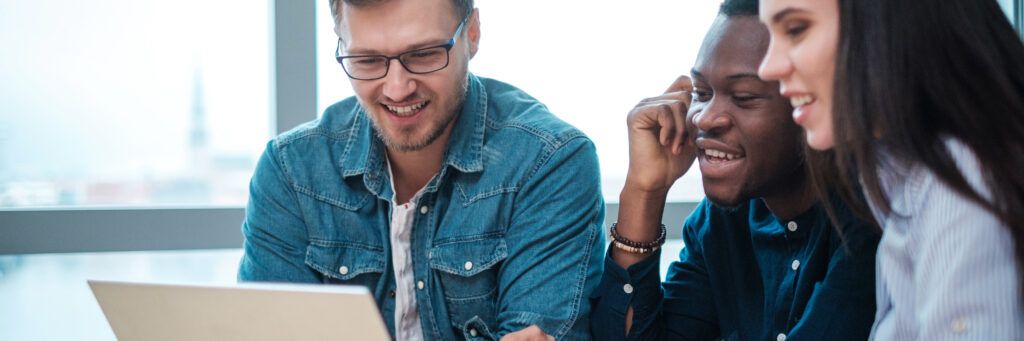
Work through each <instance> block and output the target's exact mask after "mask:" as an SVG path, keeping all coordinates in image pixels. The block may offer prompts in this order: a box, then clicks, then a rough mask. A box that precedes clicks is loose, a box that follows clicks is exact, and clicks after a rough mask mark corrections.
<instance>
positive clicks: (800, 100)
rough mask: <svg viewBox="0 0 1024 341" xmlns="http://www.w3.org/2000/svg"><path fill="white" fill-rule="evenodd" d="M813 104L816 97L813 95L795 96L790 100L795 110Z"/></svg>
mask: <svg viewBox="0 0 1024 341" xmlns="http://www.w3.org/2000/svg"><path fill="white" fill-rule="evenodd" d="M811 103H814V96H812V95H801V96H793V97H791V98H790V99H789V104H791V105H792V106H793V108H799V107H802V106H805V105H808V104H811Z"/></svg>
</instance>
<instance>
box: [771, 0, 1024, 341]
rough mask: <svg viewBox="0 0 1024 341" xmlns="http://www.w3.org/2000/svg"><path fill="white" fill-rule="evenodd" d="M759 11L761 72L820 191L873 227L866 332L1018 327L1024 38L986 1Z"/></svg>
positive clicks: (1023, 325) (838, 1) (774, 1)
mask: <svg viewBox="0 0 1024 341" xmlns="http://www.w3.org/2000/svg"><path fill="white" fill-rule="evenodd" d="M761 19H762V20H763V21H764V22H765V23H766V24H767V25H768V26H769V30H770V31H771V40H772V43H771V47H770V48H769V51H768V54H767V55H766V56H765V60H764V62H763V63H762V65H761V70H760V76H761V77H762V78H764V79H768V80H779V81H780V82H781V92H782V94H783V95H785V96H786V97H789V98H790V99H791V102H792V104H793V107H794V108H795V109H794V112H793V119H794V120H795V121H796V122H797V123H798V124H800V125H801V126H802V127H803V128H804V129H805V131H806V134H807V135H806V138H807V141H808V144H809V145H810V146H811V147H813V148H815V149H818V150H827V152H825V153H827V154H819V155H817V156H818V157H820V156H827V157H828V158H829V159H831V160H832V162H833V164H832V166H835V167H821V168H818V169H817V170H815V173H816V174H814V176H813V177H814V178H815V179H816V181H817V182H818V188H828V187H829V186H838V187H839V188H841V190H840V191H839V192H840V193H842V194H843V197H844V199H845V201H847V203H848V204H849V205H851V206H854V207H860V209H861V210H860V211H861V212H864V213H868V214H869V215H870V216H873V218H874V219H875V221H876V222H877V223H878V225H879V226H880V227H881V228H882V229H883V231H884V235H883V237H882V241H881V244H880V245H879V248H878V258H877V262H878V265H877V272H878V273H877V274H878V276H877V281H878V286H877V289H878V292H877V295H878V312H877V314H876V320H875V326H874V328H873V330H872V336H873V337H874V338H878V339H922V340H935V339H951V338H960V337H966V338H970V339H986V340H1024V313H1022V296H1021V290H1022V288H1021V283H1022V274H1024V271H1021V266H1022V264H1024V44H1022V42H1021V38H1020V37H1019V36H1018V35H1017V34H1016V33H1015V32H1014V30H1013V27H1012V25H1010V23H1009V21H1008V20H1007V19H1006V17H1005V16H1004V15H1003V12H1002V11H1001V9H1000V7H999V5H998V4H997V3H996V1H995V0H762V1H761ZM811 161H812V164H813V160H811ZM826 168H828V169H833V170H835V172H838V173H833V172H830V171H827V170H826Z"/></svg>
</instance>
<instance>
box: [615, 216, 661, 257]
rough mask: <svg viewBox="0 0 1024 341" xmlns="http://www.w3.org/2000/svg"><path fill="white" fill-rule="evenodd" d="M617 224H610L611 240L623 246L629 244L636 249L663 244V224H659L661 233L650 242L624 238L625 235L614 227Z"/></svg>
mask: <svg viewBox="0 0 1024 341" xmlns="http://www.w3.org/2000/svg"><path fill="white" fill-rule="evenodd" d="M618 225H619V223H613V224H612V228H611V231H610V234H611V236H612V240H613V241H616V242H618V243H619V244H622V245H625V246H629V247H632V248H636V249H651V248H655V247H660V246H661V245H663V244H665V234H666V231H665V224H661V235H659V236H658V239H656V240H654V241H651V242H637V241H632V240H629V239H626V238H625V237H623V236H621V235H619V232H618V231H617V230H616V229H615V227H616V226H618ZM620 249H621V248H620ZM623 251H627V250H625V249H623Z"/></svg>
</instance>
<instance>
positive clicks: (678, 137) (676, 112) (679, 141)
mask: <svg viewBox="0 0 1024 341" xmlns="http://www.w3.org/2000/svg"><path fill="white" fill-rule="evenodd" d="M671 108H672V121H673V122H675V127H676V129H674V131H673V135H672V142H673V143H672V153H673V154H675V155H679V152H680V151H681V150H682V147H683V143H685V142H686V140H685V139H686V138H687V136H686V103H683V102H676V103H675V105H672V106H671Z"/></svg>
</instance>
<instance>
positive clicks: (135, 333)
mask: <svg viewBox="0 0 1024 341" xmlns="http://www.w3.org/2000/svg"><path fill="white" fill-rule="evenodd" d="M88 282H89V287H90V288H92V292H93V295H94V296H96V301H97V302H99V304H100V308H102V309H103V314H104V315H106V317H107V322H109V323H110V328H111V329H113V330H114V335H116V336H117V339H118V340H123V341H132V340H390V339H391V336H390V335H389V334H388V331H387V328H386V327H385V326H384V321H383V320H382V319H381V315H380V312H379V311H378V310H377V305H376V303H375V302H374V300H373V297H372V296H371V295H370V292H369V290H367V289H366V288H365V287H362V286H339V285H301V284H267V283H240V284H236V285H224V286H215V285H195V284H156V283H132V282H114V281H98V280H90V281H88Z"/></svg>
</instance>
